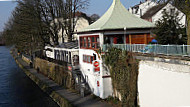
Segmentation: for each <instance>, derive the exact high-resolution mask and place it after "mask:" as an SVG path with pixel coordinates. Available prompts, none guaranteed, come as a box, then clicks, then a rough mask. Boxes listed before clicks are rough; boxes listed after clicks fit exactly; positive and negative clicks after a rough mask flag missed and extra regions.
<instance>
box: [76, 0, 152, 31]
mask: <svg viewBox="0 0 190 107" xmlns="http://www.w3.org/2000/svg"><path fill="white" fill-rule="evenodd" d="M153 27H155V25H154V24H153V23H151V22H148V21H145V20H143V19H140V18H138V17H136V16H135V15H133V14H131V13H130V12H128V10H127V9H126V8H125V7H124V6H123V5H122V3H121V2H120V0H113V3H112V5H111V6H110V8H109V9H108V10H107V12H106V13H105V14H104V15H103V16H102V17H101V18H100V19H99V20H97V21H96V22H94V23H93V24H91V25H90V26H88V27H87V28H85V29H83V30H81V31H79V32H86V31H101V30H114V29H124V28H126V29H132V28H133V29H135V28H153Z"/></svg>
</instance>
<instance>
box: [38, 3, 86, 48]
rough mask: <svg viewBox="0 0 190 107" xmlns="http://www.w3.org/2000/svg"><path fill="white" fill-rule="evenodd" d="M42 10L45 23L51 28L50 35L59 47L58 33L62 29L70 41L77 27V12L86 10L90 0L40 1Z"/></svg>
mask: <svg viewBox="0 0 190 107" xmlns="http://www.w3.org/2000/svg"><path fill="white" fill-rule="evenodd" d="M40 2H41V3H40V9H41V16H42V20H43V22H44V23H45V24H46V25H47V27H49V33H50V34H51V38H52V40H53V42H54V45H58V38H59V35H58V32H59V30H60V29H62V38H63V35H64V33H65V34H66V36H67V37H68V39H69V41H72V35H73V32H74V28H75V25H76V21H77V20H76V18H75V13H76V11H79V10H82V9H85V8H86V7H87V5H88V0H40Z"/></svg>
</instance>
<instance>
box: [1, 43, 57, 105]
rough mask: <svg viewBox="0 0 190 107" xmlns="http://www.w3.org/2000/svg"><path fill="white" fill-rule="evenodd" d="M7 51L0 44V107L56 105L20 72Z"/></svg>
mask: <svg viewBox="0 0 190 107" xmlns="http://www.w3.org/2000/svg"><path fill="white" fill-rule="evenodd" d="M9 51H10V50H9V49H8V48H6V47H4V46H0V107H58V105H57V104H56V103H55V102H54V101H53V100H52V99H51V98H50V97H49V96H48V95H47V94H46V93H44V92H43V91H42V90H41V89H40V88H39V87H38V86H37V85H36V84H35V83H34V82H33V81H32V80H30V78H28V77H27V76H26V75H25V74H24V73H23V72H22V70H21V69H20V68H19V67H18V66H17V64H16V63H15V61H14V59H13V57H12V56H11V55H10V53H9Z"/></svg>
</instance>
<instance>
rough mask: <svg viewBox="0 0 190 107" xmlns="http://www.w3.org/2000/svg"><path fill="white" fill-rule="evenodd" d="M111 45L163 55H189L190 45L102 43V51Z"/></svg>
mask: <svg viewBox="0 0 190 107" xmlns="http://www.w3.org/2000/svg"><path fill="white" fill-rule="evenodd" d="M111 47H115V48H118V49H122V50H126V51H131V52H138V53H150V54H154V55H158V54H163V55H178V56H190V45H158V44H113V45H108V44H105V45H102V51H103V52H106V51H107V50H108V49H109V48H111Z"/></svg>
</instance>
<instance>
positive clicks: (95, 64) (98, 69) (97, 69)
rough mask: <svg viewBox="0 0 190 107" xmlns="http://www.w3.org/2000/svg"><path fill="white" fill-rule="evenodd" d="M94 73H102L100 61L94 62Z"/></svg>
mask: <svg viewBox="0 0 190 107" xmlns="http://www.w3.org/2000/svg"><path fill="white" fill-rule="evenodd" d="M93 68H94V72H100V61H94V62H93Z"/></svg>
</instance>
